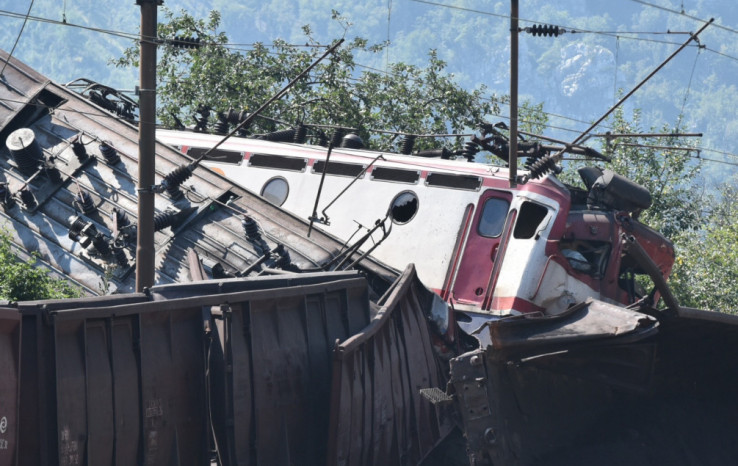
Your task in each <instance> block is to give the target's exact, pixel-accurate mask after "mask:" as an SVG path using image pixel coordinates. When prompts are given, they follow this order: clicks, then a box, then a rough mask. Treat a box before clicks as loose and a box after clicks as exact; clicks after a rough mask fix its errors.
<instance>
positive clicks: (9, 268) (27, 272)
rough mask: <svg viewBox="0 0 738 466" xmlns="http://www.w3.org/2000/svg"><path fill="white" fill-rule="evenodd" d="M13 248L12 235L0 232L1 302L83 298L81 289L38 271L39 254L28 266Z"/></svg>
mask: <svg viewBox="0 0 738 466" xmlns="http://www.w3.org/2000/svg"><path fill="white" fill-rule="evenodd" d="M12 244H13V241H12V238H11V237H10V233H9V232H8V231H6V230H0V299H4V300H7V301H30V300H38V299H60V298H76V297H81V296H82V291H81V290H80V289H78V288H75V287H74V286H73V285H71V284H70V283H69V282H67V281H66V280H63V279H57V278H54V277H52V276H51V275H49V273H48V270H46V269H45V268H43V267H37V266H36V265H37V264H36V261H37V260H38V253H33V254H32V259H33V260H32V261H30V262H25V261H23V260H21V259H19V258H18V257H17V256H16V255H15V254H14V252H13V250H12V247H11V245H12Z"/></svg>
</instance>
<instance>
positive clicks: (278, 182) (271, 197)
mask: <svg viewBox="0 0 738 466" xmlns="http://www.w3.org/2000/svg"><path fill="white" fill-rule="evenodd" d="M289 193H290V185H288V184H287V180H285V179H284V178H282V177H281V176H275V177H274V178H271V179H270V180H269V181H267V182H266V183H264V187H263V188H261V196H262V197H263V198H264V199H266V200H267V201H269V202H271V203H272V204H276V205H278V206H281V205H282V204H284V201H286V200H287V195H288V194H289Z"/></svg>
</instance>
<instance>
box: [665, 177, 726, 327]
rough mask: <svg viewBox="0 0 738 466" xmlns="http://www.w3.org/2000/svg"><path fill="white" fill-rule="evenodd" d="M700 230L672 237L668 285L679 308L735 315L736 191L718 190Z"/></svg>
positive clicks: (722, 188)
mask: <svg viewBox="0 0 738 466" xmlns="http://www.w3.org/2000/svg"><path fill="white" fill-rule="evenodd" d="M709 205H712V206H713V208H712V209H710V210H708V211H707V214H706V215H705V217H704V219H703V221H704V227H703V228H702V229H700V230H696V231H695V230H693V231H685V232H682V233H681V234H680V235H678V236H677V237H676V238H675V242H676V247H677V257H676V263H675V267H674V273H673V274H672V277H671V280H670V282H671V286H672V287H673V289H674V292H675V294H676V296H677V297H678V299H679V301H680V304H682V305H683V306H689V307H696V308H701V309H711V310H715V311H721V312H729V313H732V314H738V286H737V285H736V284H737V283H738V250H737V249H736V247H735V245H736V244H738V224H736V223H735V218H736V215H738V189H736V188H735V184H726V185H724V186H723V187H721V188H720V192H719V194H718V196H717V197H716V198H715V199H713V200H712V202H710V203H709Z"/></svg>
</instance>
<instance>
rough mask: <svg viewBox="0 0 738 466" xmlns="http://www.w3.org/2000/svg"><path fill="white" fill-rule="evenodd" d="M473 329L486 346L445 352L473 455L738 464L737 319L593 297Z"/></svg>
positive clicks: (497, 459)
mask: <svg viewBox="0 0 738 466" xmlns="http://www.w3.org/2000/svg"><path fill="white" fill-rule="evenodd" d="M585 308H588V309H589V311H591V312H589V313H585V312H584V309H585ZM482 331H490V332H491V334H492V340H493V344H492V345H491V346H488V347H486V348H483V349H478V350H475V351H472V352H469V353H466V354H463V355H461V356H459V357H457V358H454V359H452V360H451V387H452V389H451V390H450V393H451V394H452V395H453V398H454V400H455V404H456V408H457V412H458V413H459V415H460V418H461V423H462V426H463V430H464V436H465V438H466V440H467V451H468V454H469V459H470V462H472V463H473V464H477V465H495V466H498V465H546V466H550V465H562V466H563V465H567V466H571V465H590V464H600V465H613V466H614V465H621V464H640V465H648V466H658V465H662V464H670V465H690V464H716V465H717V464H735V463H736V461H738V446H737V445H736V444H735V442H734V441H733V439H734V438H735V436H736V435H738V426H736V423H735V419H736V417H737V416H738V403H737V402H736V401H735V387H736V386H737V385H738V359H736V358H734V357H732V356H731V355H735V354H738V316H724V315H718V314H716V313H710V312H706V311H696V310H680V311H679V312H677V313H673V314H672V313H659V312H658V311H653V313H652V314H651V315H650V316H647V315H646V314H642V313H639V312H636V311H632V310H628V309H624V308H617V307H616V306H611V305H609V304H605V303H600V302H597V301H591V302H589V303H586V304H585V305H583V306H582V307H581V308H579V309H578V310H575V311H574V312H570V313H569V315H568V316H566V315H565V316H563V317H561V316H557V318H551V319H547V318H538V319H536V318H532V319H531V318H528V319H519V318H515V319H503V320H500V321H498V322H495V323H493V324H491V325H490V328H489V329H483V330H482Z"/></svg>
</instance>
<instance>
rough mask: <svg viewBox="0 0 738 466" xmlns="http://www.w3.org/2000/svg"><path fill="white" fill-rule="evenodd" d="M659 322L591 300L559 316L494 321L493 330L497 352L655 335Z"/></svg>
mask: <svg viewBox="0 0 738 466" xmlns="http://www.w3.org/2000/svg"><path fill="white" fill-rule="evenodd" d="M657 327H658V321H657V320H656V318H655V317H651V316H648V315H645V314H641V313H639V312H634V311H630V310H628V309H625V308H623V307H620V306H615V305H612V304H608V303H604V302H602V301H597V300H593V299H590V300H587V301H585V302H583V303H580V304H578V305H576V306H572V307H571V308H569V309H567V310H566V311H564V312H563V313H561V314H558V315H555V316H542V315H537V314H533V315H521V316H516V317H510V318H505V319H499V320H495V321H491V322H490V323H489V333H490V336H491V339H492V345H493V346H494V348H495V350H496V351H497V352H499V351H506V350H515V349H519V350H522V351H531V349H532V348H535V347H547V348H548V349H549V350H550V349H551V348H553V347H554V346H562V347H567V348H569V347H571V345H576V344H578V343H581V342H586V341H590V340H598V339H607V338H611V337H620V338H621V339H622V338H624V337H627V336H628V335H635V336H636V338H638V339H642V338H643V337H644V336H647V335H648V334H655V333H656V331H657Z"/></svg>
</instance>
